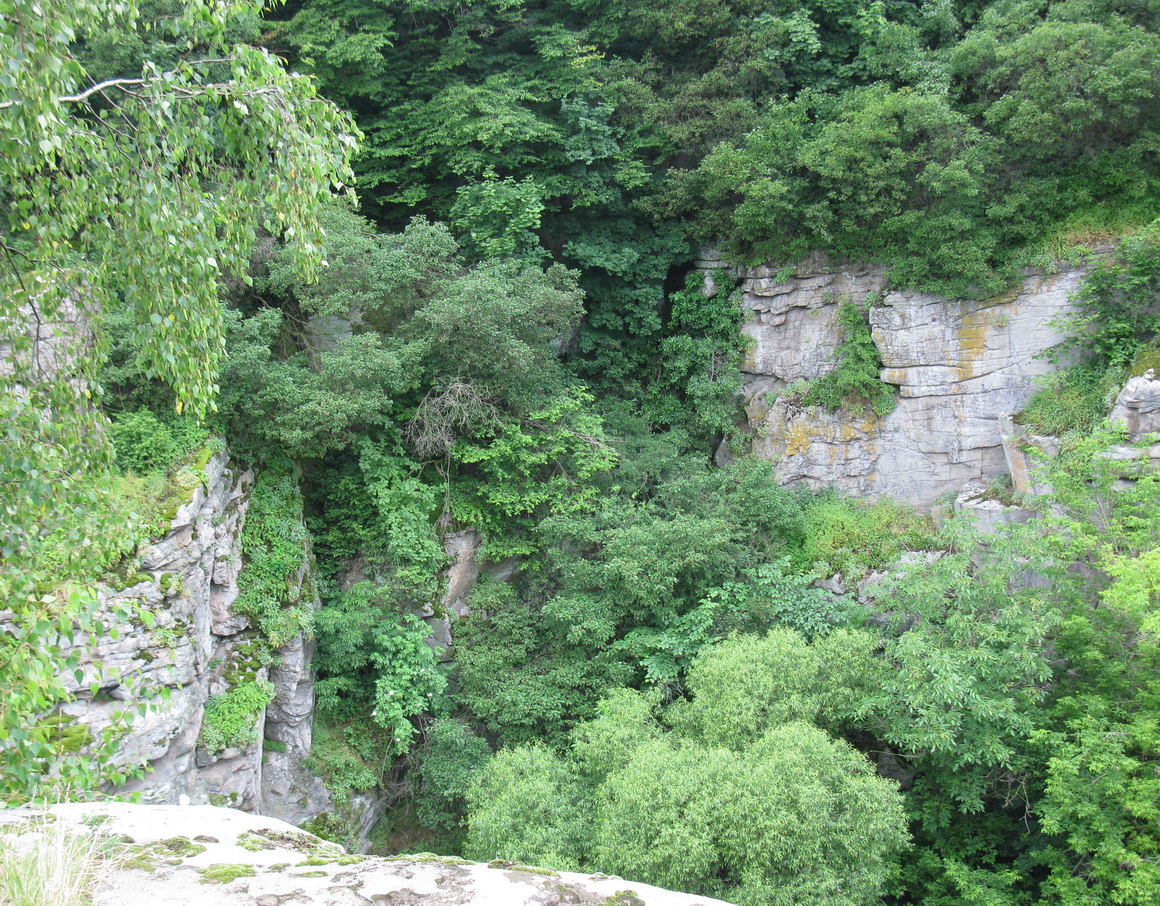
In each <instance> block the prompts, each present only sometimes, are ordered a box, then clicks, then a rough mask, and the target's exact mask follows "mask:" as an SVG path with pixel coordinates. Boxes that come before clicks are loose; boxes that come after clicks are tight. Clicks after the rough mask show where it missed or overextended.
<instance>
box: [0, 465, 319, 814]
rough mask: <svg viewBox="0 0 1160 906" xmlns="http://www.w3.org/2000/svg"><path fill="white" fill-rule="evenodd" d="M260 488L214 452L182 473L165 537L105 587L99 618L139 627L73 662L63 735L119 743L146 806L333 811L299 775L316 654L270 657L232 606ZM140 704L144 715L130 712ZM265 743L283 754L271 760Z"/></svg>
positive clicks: (287, 651) (88, 643)
mask: <svg viewBox="0 0 1160 906" xmlns="http://www.w3.org/2000/svg"><path fill="white" fill-rule="evenodd" d="M254 480H255V476H254V472H253V470H252V469H249V468H242V467H240V466H238V465H237V464H236V463H234V462H231V460H230V458H229V455H228V454H227V453H226V452H225V451H224V450H219V451H217V452H214V450H213V449H212V448H208V449H206V450H204V452H202V453H201V454H200V455H199V457H197V458H195V460H194V462H193V463H192V464H191V465H189V466H186V467H184V468H183V469H182V470H180V471H179V473H178V477H177V479H176V480H175V481H174V485H175V486H174V487H171V488H170V491H171V494H172V495H173V498H175V499H173V500H172V502H171V503H170V504H169V505H170V506H172V507H173V508H174V511H173V512H172V513H171V514H169V513H167V514H166V515H167V516H169V517H170V518H169V519H168V523H167V528H168V531H167V532H165V534H164V536H163V537H161V538H159V539H157V540H156V541H154V542H152V543H147V544H145V545H143V546H142V547H141V548H140V549H139V550H138V552H137V554H136V556H135V557H134V558H132V559H131V561H130V562H129V564H128V565H127V566H126V567H125V569H126V570H128V572H127V574H125V575H123V576H110V577H109V578H108V579H107V580H106V581H105V582H104V583H103V584H102V585H101V586H99V592H98V597H99V601H100V604H99V612H100V613H102V614H106V615H110V614H113V613H115V612H127V613H130V614H132V615H133V617H132V621H131V622H130V623H129V625H121V626H116V625H115V620H114V619H113V618H111V617H110V620H109V622H110V625H109V626H108V629H107V631H106V632H105V633H103V634H101V635H99V636H98V637H96V638H88V637H84V638H80V639H78V640H77V641H78V646H77V649H76V650H77V653H78V655H80V658H81V659H80V661H79V664H78V666H77V667H76V671H75V673H72V674H67V675H64V676H63V677H62V679H63V680H64V681H65V682H66V684H67V685H68V687H69V689H70V691H71V692H72V693H73V695H74V697H75V698H74V700H73V701H71V702H69V703H67V704H65V705H63V706H62V707H61V709H60V711H59V717H58V718H57V720H58V724H59V729H58V731H57V732H58V733H59V734H60V735H61V736H62V737H67V738H72V739H74V740H75V742H76V745H77V746H78V747H82V746H84V745H87V744H88V743H89V742H91V741H92V740H94V739H98V738H100V737H101V736H102V734H104V733H105V732H106V731H109V730H111V731H113V732H114V733H116V734H117V754H116V756H115V760H116V762H118V763H120V764H123V765H124V766H126V767H130V766H132V765H137V764H144V765H145V766H146V768H147V773H146V774H145V775H144V776H143V777H140V778H137V779H133V780H130V781H129V782H128V783H127V784H126V785H125V786H124V790H125V791H126V792H138V793H140V794H141V796H142V797H143V799H144V800H145V801H147V802H159V803H176V802H178V800H181V801H191V802H195V803H197V802H201V803H204V802H208V801H220V802H228V803H230V804H233V805H236V806H238V807H239V808H244V809H247V810H250V811H256V812H262V813H266V814H272V815H276V816H283V817H286V818H288V819H292V820H305V819H306V818H309V817H311V816H312V815H313V814H315V813H317V812H318V811H320V810H321V808H323V807H324V806H325V805H326V801H325V799H324V798H322V797H321V796H320V794H319V791H318V790H317V789H316V788H313V789H312V782H311V781H312V778H311V777H310V776H309V774H308V773H307V772H305V771H304V769H303V768H302V767H301V765H302V762H303V760H304V759H305V758H306V756H307V755H308V754H309V751H310V728H311V720H312V718H313V707H314V688H313V686H314V678H313V673H312V670H311V663H310V656H311V652H312V651H313V646H312V644H311V643H310V642H309V641H308V640H307V639H306V638H305V637H304V634H303V632H302V631H298V632H296V633H294V635H293V636H292V637H291V638H290V639H289V640H288V641H286V642H285V643H284V644H283V645H281V646H280V647H278V648H277V649H275V650H273V651H272V652H271V654H270V656H263V654H262V653H261V648H262V646H261V644H260V641H259V634H260V633H259V629H258V627H257V626H255V625H254V623H255V621H254V620H253V619H252V618H251V617H250V616H247V615H246V614H245V613H243V612H240V611H239V609H238V608H236V607H235V604H236V602H237V601H238V599H239V594H240V593H241V592H242V590H243V588H244V586H245V582H244V580H243V581H242V582H239V578H240V576H241V573H242V571H243V570H244V568H245V562H244V558H243V553H242V539H243V532H244V527H245V523H246V515H247V511H248V509H249V507H250V498H251V492H252V490H253V487H254ZM182 482H184V484H182ZM306 554H307V552H306V550H305V549H303V550H300V551H299V562H300V564H301V566H300V568H299V569H298V570H297V572H296V573H294V574H293V575H289V576H286V577H283V578H284V580H285V581H288V582H289V583H290V586H291V587H290V588H289V589H288V594H289V595H290V596H291V597H293V598H295V599H298V598H300V597H301V596H302V595H303V594H304V593H305V594H307V595H309V594H310V592H309V590H308V581H307V580H308V579H309V576H308V572H307V565H308V559H307V556H306ZM304 588H305V589H306V590H304ZM307 606H308V607H310V608H313V607H314V606H316V605H315V604H314V603H312V602H308V603H307ZM3 628H4V627H3V624H2V623H0V629H3ZM134 702H136V703H141V704H144V705H145V706H146V707H145V708H144V709H142V710H141V711H140V713H137V710H136V709H134V710H133V711H132V712H131V713H130V711H129V710H127V709H129V706H130V704H131V703H134ZM121 726H124V730H123V732H118V729H119V728H120V727H121ZM268 740H275V746H274V747H272V748H271V749H270V750H269V751H264V748H265V745H266V743H267V741H268ZM264 756H265V757H264ZM313 784H317V780H316V779H314V780H313ZM322 795H323V796H324V794H322Z"/></svg>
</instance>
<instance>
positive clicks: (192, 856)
mask: <svg viewBox="0 0 1160 906" xmlns="http://www.w3.org/2000/svg"><path fill="white" fill-rule="evenodd" d="M51 812H52V814H53V815H54V816H55V820H54V822H53V825H49V826H50V827H53V826H54V825H59V826H60V828H61V829H64V828H65V827H69V828H77V829H79V830H80V831H81V832H88V833H92V832H93V831H92V830H91V828H92V827H94V826H95V827H97V828H98V830H97V831H96V833H98V834H101V835H105V836H107V837H118V836H121V837H123V838H124V837H127V838H128V839H129V841H131V842H129V843H126V844H124V845H125V852H126V855H127V856H128V857H129V858H130V859H132V860H134V861H130V862H128V863H127V865H126V866H122V867H120V868H116V869H114V870H112V871H109V872H107V873H106V874H105V875H104V876H103V877H102V878H101V879H100V882H99V884H98V885H97V887H96V889H95V890H94V892H93V900H92V902H93V904H94V906H164V904H173V906H177V904H182V906H294V904H303V906H304V904H311V906H370V904H375V903H379V904H388V903H390V904H395V906H408V904H411V906H420V904H421V906H565V904H568V906H729V904H727V903H725V902H724V901H722V900H715V899H711V898H709V897H702V896H694V895H690V894H683V893H673V892H671V891H668V890H663V889H661V888H659V887H652V886H650V885H648V884H640V883H636V882H633V881H626V880H622V879H620V878H613V877H609V876H607V875H585V874H579V873H575V872H556V871H550V870H548V869H535V870H528V869H527V868H526V867H525V866H522V865H519V864H518V863H511V862H492V863H489V864H486V865H485V864H481V863H478V862H468V861H466V860H464V859H456V858H453V857H439V856H432V855H429V854H424V855H419V856H394V857H389V858H382V857H377V856H361V857H360V856H350V855H347V854H345V853H344V852H343V850H342V847H340V846H337V845H335V844H333V843H326V842H324V841H322V840H320V839H319V838H317V837H314V836H312V835H310V834H306V833H303V832H302V831H300V830H298V829H297V828H295V827H292V826H291V825H289V824H286V823H284V822H282V821H278V820H277V819H274V818H268V817H259V816H256V815H250V814H246V813H244V812H240V811H236V810H234V809H226V808H213V807H212V806H184V807H183V806H161V805H156V806H148V805H131V804H128V803H123V802H110V803H100V804H81V803H67V804H62V805H57V806H53V807H52V809H51ZM37 815H38V813H35V812H30V811H28V810H23V809H22V810H17V811H9V812H4V813H0V839H3V840H4V842H5V843H6V844H10V845H12V846H14V847H17V848H19V847H24V846H34V845H36V844H37V842H38V840H39V839H40V834H39V833H38V832H36V830H35V825H32V824H30V819H33V818H35V817H36V816H37ZM86 821H87V824H85V823H84V822H86ZM30 829H32V832H29V830H30ZM6 831H10V832H9V833H6ZM175 838H182V839H175ZM163 841H164V842H165V843H166V844H168V847H167V848H165V849H160V850H159V848H157V847H155V846H154V845H155V844H158V843H162V842H163ZM175 844H176V846H177V849H178V851H177V852H174V845H175ZM128 866H133V867H128ZM213 866H219V867H221V866H235V867H236V866H245V868H244V869H243V871H242V872H240V873H239V872H238V871H237V870H236V868H235V870H234V871H229V872H227V873H225V874H219V875H218V876H217V877H219V878H221V879H223V880H222V881H220V882H217V883H215V882H214V880H213V879H214V877H215V875H214V872H213ZM219 871H220V868H219ZM246 872H249V873H248V874H247V873H246Z"/></svg>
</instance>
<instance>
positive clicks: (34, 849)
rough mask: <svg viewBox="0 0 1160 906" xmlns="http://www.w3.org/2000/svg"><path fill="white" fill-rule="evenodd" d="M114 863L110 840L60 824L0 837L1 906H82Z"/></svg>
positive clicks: (86, 830) (59, 821)
mask: <svg viewBox="0 0 1160 906" xmlns="http://www.w3.org/2000/svg"><path fill="white" fill-rule="evenodd" d="M115 862H116V858H115V857H110V849H109V841H108V840H106V839H105V838H103V837H102V836H100V835H99V834H98V833H96V832H94V831H93V830H92V829H90V828H86V827H78V826H75V825H71V824H70V823H69V822H67V821H62V820H59V819H58V820H55V821H49V822H47V823H45V824H42V825H40V827H39V828H37V829H35V830H33V831H32V832H30V833H25V834H22V835H20V836H9V837H7V838H0V906H83V904H86V903H88V902H90V895H91V893H92V891H93V889H94V887H95V886H96V885H97V883H98V882H99V881H100V880H101V879H102V877H103V876H104V875H106V874H107V873H108V872H110V871H111V870H113V868H114V864H115Z"/></svg>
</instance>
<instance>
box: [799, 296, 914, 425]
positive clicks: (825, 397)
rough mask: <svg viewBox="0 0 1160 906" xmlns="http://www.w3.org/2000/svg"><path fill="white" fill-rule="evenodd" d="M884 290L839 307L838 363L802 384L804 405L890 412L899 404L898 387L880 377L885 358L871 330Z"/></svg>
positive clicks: (800, 399) (846, 302) (800, 397)
mask: <svg viewBox="0 0 1160 906" xmlns="http://www.w3.org/2000/svg"><path fill="white" fill-rule="evenodd" d="M878 301H881V293H874V294H871V295H870V296H868V297H867V298H866V299H865V300H864V301H863V302H862V304H857V303H855V302H852V301H850V300H849V299H846V300H844V301H843V302H842V303H841V305H840V306H839V307H838V337H839V340H838V346H837V349H836V350H835V355H836V358H837V365H835V366H834V369H833V370H832V371H830V372H829V373H827V374H824V375H822V376H821V377H819V378H817V379H815V380H813V381H810V382H809V383H807V384H805V385H804V386H801V387H799V388H798V389H797V392H796V394H795V395H796V397H797V399H796V401H797V402H798V403H799V404H800V405H803V406H822V407H823V408H825V409H827V410H828V411H830V412H835V411H837V410H838V409H840V408H841V407H842V406H846V407H847V409H849V411H851V412H854V413H862V412H865V411H866V410H867V409H870V410H871V411H872V412H873V413H874V414H875V415H886V414H887V413H889V412H891V411H893V409H894V406H895V396H894V391H895V388H894V387H893V386H892V385H890V384H887V383H886V382H885V381H883V380H882V379H881V378H880V377H879V373H880V371H881V368H882V361H881V359H879V357H878V347H877V346H875V345H874V337H873V336H872V335H871V333H870V322H869V319H868V312H869V310H870V308H871V307H872V306H873V305H874V304H875V302H878Z"/></svg>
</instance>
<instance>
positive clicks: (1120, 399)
mask: <svg viewBox="0 0 1160 906" xmlns="http://www.w3.org/2000/svg"><path fill="white" fill-rule="evenodd" d="M1111 420H1112V421H1113V422H1120V423H1122V424H1123V425H1124V427H1126V428H1127V429H1128V436H1129V437H1130V438H1131V439H1132V440H1140V439H1142V438H1143V437H1144V436H1145V435H1146V434H1160V380H1157V379H1156V374H1155V372H1153V371H1151V370H1149V371H1146V372H1145V373H1144V374H1143V375H1141V376H1139V377H1134V378H1131V379H1130V380H1129V381H1128V383H1126V384H1125V385H1124V387H1123V389H1122V390H1121V391H1120V393H1119V395H1118V396H1117V397H1116V404H1115V405H1114V406H1113V407H1112V414H1111Z"/></svg>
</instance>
